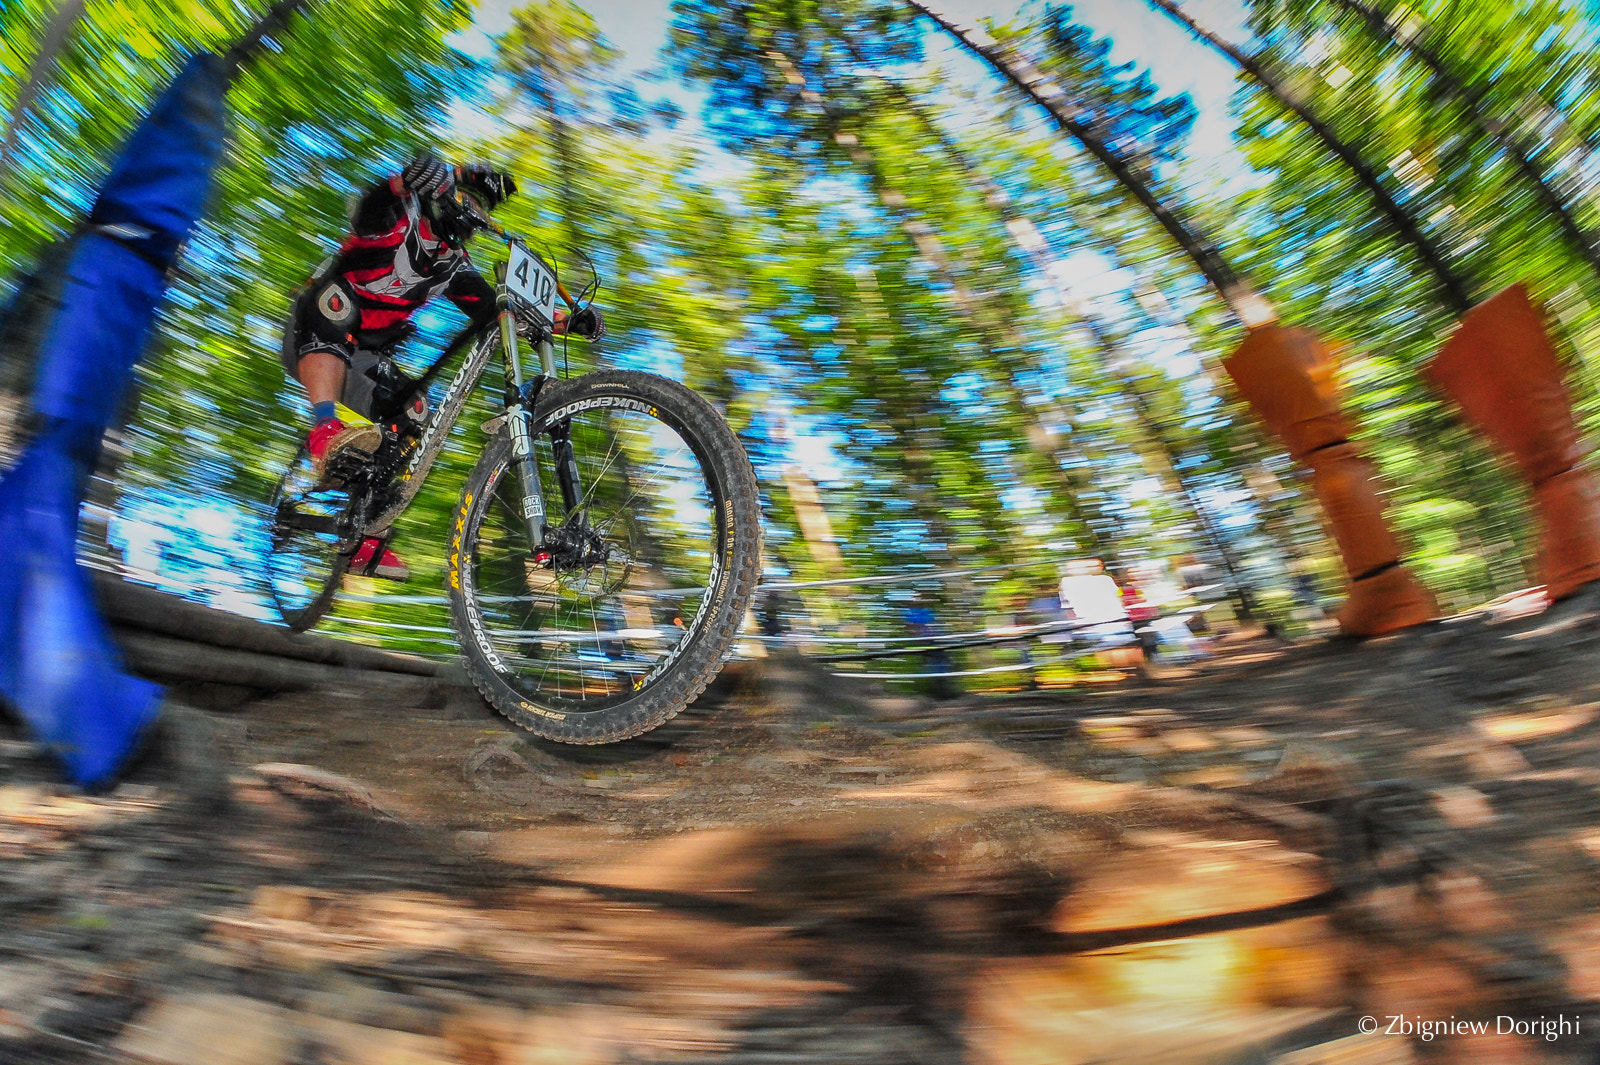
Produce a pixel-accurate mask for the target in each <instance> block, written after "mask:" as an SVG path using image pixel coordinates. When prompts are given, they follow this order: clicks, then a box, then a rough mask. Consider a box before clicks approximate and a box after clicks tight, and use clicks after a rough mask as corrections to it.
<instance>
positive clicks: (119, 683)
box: [0, 55, 231, 787]
mask: <svg viewBox="0 0 1600 1065" xmlns="http://www.w3.org/2000/svg"><path fill="white" fill-rule="evenodd" d="M230 75H231V67H230V65H229V64H227V63H225V62H224V61H223V60H222V59H220V58H218V57H216V56H211V55H200V56H196V57H195V58H193V59H191V60H190V61H189V64H188V65H187V66H186V67H185V68H184V70H183V72H182V73H181V74H179V75H178V77H177V79H176V80H175V81H174V82H173V83H172V85H170V86H169V87H168V88H167V91H166V92H165V93H163V94H162V96H161V98H160V99H159V100H157V101H156V104H155V106H154V107H153V108H152V109H151V111H150V114H149V115H148V116H146V117H145V119H144V121H143V122H141V123H140V124H139V126H138V127H137V128H136V129H135V130H134V131H133V133H132V134H131V135H130V136H129V138H128V141H127V143H126V144H125V145H124V146H123V149H122V153H121V155H120V156H119V157H118V159H117V162H116V164H115V165H114V166H113V167H112V169H111V173H110V174H109V175H108V176H107V178H106V180H105V182H104V184H103V185H102V186H101V190H100V195H99V197H98V198H97V199H96V200H95V204H94V208H93V210H92V211H91V212H90V214H89V220H88V229H87V231H86V232H85V234H84V236H83V238H82V239H81V240H80V241H79V242H78V243H77V245H76V247H75V249H74V252H73V256H72V259H71V262H70V265H69V266H68V270H67V273H68V277H67V281H66V284H65V287H64V289H63V291H62V294H61V307H60V309H59V310H58V311H56V313H55V317H54V319H53V321H52V322H51V324H50V325H49V327H48V328H47V329H46V330H45V332H44V339H43V341H42V344H41V348H40V351H39V355H38V372H37V378H36V382H35V393H34V398H33V410H34V412H35V416H36V418H37V419H38V420H39V425H40V430H39V432H38V434H37V435H36V436H35V438H34V440H33V442H32V443H31V445H30V446H29V448H28V450H27V451H26V452H25V453H24V454H23V456H22V458H21V459H20V460H19V461H18V463H17V465H16V466H15V467H14V468H13V469H12V470H11V472H10V473H9V474H8V475H7V476H6V477H5V479H4V480H3V481H0V543H4V544H7V545H8V546H9V549H10V550H9V552H8V555H7V558H6V561H5V562H4V564H3V565H0V698H3V699H4V700H5V701H6V702H7V703H8V704H10V705H11V706H12V707H14V708H15V709H16V710H17V711H18V712H19V713H20V714H21V715H22V718H23V720H24V721H25V722H26V723H27V725H28V727H29V729H30V730H31V731H32V732H33V734H34V736H35V737H36V738H37V739H39V740H40V741H41V742H43V743H44V744H45V745H46V746H47V747H49V749H50V750H51V751H52V752H54V753H55V754H56V756H57V757H59V758H60V759H61V762H62V764H63V765H64V766H65V768H66V770H67V775H68V776H69V777H70V778H71V780H72V781H73V782H74V783H77V784H80V785H83V786H85V787H93V786H96V785H100V784H104V783H106V782H108V781H110V780H111V779H113V778H114V777H115V775H116V773H117V771H118V769H120V768H121V767H122V765H123V764H124V763H125V762H126V761H127V759H128V757H129V755H131V754H132V753H133V751H134V750H135V749H136V747H137V745H138V742H139V739H140V736H141V734H142V733H143V732H144V730H145V729H146V728H148V727H149V726H150V725H151V724H152V723H153V722H154V720H155V718H156V716H157V713H158V709H159V705H160V701H161V689H160V688H158V687H157V686H156V685H154V684H150V683H148V682H146V681H142V680H138V679H135V678H133V677H129V676H127V675H126V674H125V673H123V671H122V666H121V662H120V656H119V655H118V653H117V650H116V647H115V645H114V644H113V643H112V642H111V639H110V636H109V633H108V632H107V629H106V626H105V622H104V621H103V620H102V619H101V617H100V614H99V610H98V607H97V606H96V604H95V599H94V594H93V590H92V588H91V586H90V583H89V578H88V574H87V573H86V571H84V570H83V569H82V568H81V567H80V566H79V565H78V563H77V557H76V550H75V548H76V540H77V525H78V509H79V507H80V505H81V504H82V502H83V492H84V486H85V483H86V480H87V478H88V475H89V473H90V472H91V471H92V470H93V468H94V464H95V460H96V458H97V456H98V454H99V451H100V438H101V436H102V434H103V433H104V432H105V430H106V428H107V426H108V425H109V424H110V423H111V419H112V417H113V416H114V415H115V413H116V411H117V410H118V408H119V406H120V405H121V403H122V399H123V396H124V395H125V394H126V392H127V388H128V384H129V381H130V380H131V379H132V376H133V367H134V364H135V363H137V362H138V361H139V357H140V355H141V354H142V353H143V350H144V346H145V342H146V340H147V338H148V334H149V331H150V324H151V322H152V321H153V320H154V318H155V314H156V309H157V307H158V306H159V304H160V302H161V299H162V296H163V295H164V293H165V291H166V274H167V271H168V270H169V269H170V268H171V266H172V264H173V262H174V260H175V259H176V258H177V255H178V249H179V248H180V247H181V246H182V244H183V242H184V241H185V240H186V239H187V238H188V236H189V233H190V231H191V230H192V229H193V228H194V224H195V222H196V221H197V220H198V219H199V217H200V214H201V212H202V211H203V210H204V208H205V202H206V196H207V193H208V190H209V189H210V185H211V174H212V171H213V170H214V169H215V168H216V164H217V160H218V159H219V158H220V156H221V154H222V148H223V143H224V140H225V137H226V129H225V125H224V119H223V115H224V111H223V100H224V96H225V94H226V91H227V87H228V81H229V78H230Z"/></svg>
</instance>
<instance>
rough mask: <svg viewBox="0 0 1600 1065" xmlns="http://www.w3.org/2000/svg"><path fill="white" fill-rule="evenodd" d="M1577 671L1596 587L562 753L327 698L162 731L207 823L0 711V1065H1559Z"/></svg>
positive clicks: (765, 689) (483, 711)
mask: <svg viewBox="0 0 1600 1065" xmlns="http://www.w3.org/2000/svg"><path fill="white" fill-rule="evenodd" d="M1597 650H1600V595H1592V596H1590V597H1588V598H1587V599H1586V600H1583V601H1578V602H1573V603H1568V604H1563V605H1562V606H1560V607H1558V608H1556V609H1555V610H1552V611H1550V612H1547V613H1546V614H1544V615H1541V616H1537V617H1531V618H1523V619H1518V620H1507V621H1491V620H1489V619H1487V618H1477V619H1470V620H1466V621H1460V622H1455V623H1451V624H1448V625H1442V626H1436V627H1430V628H1428V629H1427V630H1424V631H1412V632H1408V633H1404V634H1400V635H1397V636H1394V637H1389V638H1386V639H1382V640H1376V641H1369V642H1367V643H1362V644H1344V643H1322V642H1319V643H1302V644H1297V645H1290V644H1285V643H1280V642H1276V641H1272V640H1268V639H1265V638H1254V639H1238V640H1234V641H1231V642H1229V643H1228V644H1226V645H1224V646H1223V647H1222V648H1220V649H1219V653H1218V654H1216V655H1215V656H1214V657H1213V658H1211V659H1208V660H1206V661H1205V662H1204V663H1202V664H1199V665H1194V666H1190V667H1185V668H1176V667H1164V666H1156V667H1154V668H1152V669H1150V670H1149V672H1148V673H1147V674H1144V675H1137V676H1132V677H1130V678H1129V679H1128V680H1127V681H1126V682H1124V683H1122V684H1120V685H1115V686H1095V687H1092V688H1091V687H1085V688H1082V689H1070V690H1059V691H1045V692H1032V693H1020V694H1014V695H1010V696H1001V697H995V696H986V697H981V698H980V697H969V698H966V699H963V700H960V701H956V702H947V703H933V702H929V701H927V700H921V699H916V698H910V697H896V696H890V695H887V694H884V693H882V692H880V691H875V690H871V689H868V688H866V687H864V686H862V685H861V684H860V683H859V682H846V681H841V680H839V679H837V678H833V677H831V676H829V675H828V674H826V673H824V672H822V671H821V669H820V668H819V667H818V666H816V665H815V664H812V663H808V662H806V661H805V660H802V659H798V658H794V657H789V656H777V657H772V658H768V659H766V660H765V661H764V662H762V663H758V664H744V665H742V666H740V668H739V669H737V670H735V671H732V672H731V673H730V676H729V680H728V681H727V682H726V683H723V684H721V685H720V689H721V691H720V695H718V697H716V698H714V699H711V700H703V701H702V703H701V704H698V705H696V706H695V707H693V708H691V710H690V711H689V712H687V713H685V714H684V715H683V716H681V717H680V718H679V719H677V720H676V721H673V722H671V723H669V724H668V725H667V726H665V727H663V728H661V729H659V730H657V731H656V732H654V733H651V734H649V735H647V736H645V737H642V738H640V739H638V740H635V741H631V742H628V743H624V744H618V745H614V746H610V747H600V748H566V747H561V746H558V745H552V744H546V743H543V742H540V741H537V740H534V739H532V738H531V737H529V736H527V735H526V734H525V733H521V732H519V731H518V730H516V729H515V728H513V727H511V726H510V725H508V724H507V723H506V722H504V721H503V720H501V719H499V718H497V717H496V716H494V715H493V714H492V713H491V712H490V711H489V710H488V709H487V708H486V707H485V706H484V705H483V704H482V703H481V702H479V701H478V700H477V699H476V698H475V697H473V696H470V695H469V693H465V692H461V691H459V690H450V689H444V688H441V687H439V686H438V685H437V684H429V683H427V682H424V681H420V680H419V681H418V682H417V685H416V687H415V690H414V692H413V693H411V695H412V697H407V693H406V692H405V691H403V690H401V689H397V688H396V687H395V685H394V684H393V683H392V682H391V683H388V684H387V685H385V686H383V687H381V688H371V687H366V686H363V685H362V684H361V683H359V677H358V676H357V679H354V680H352V683H351V685H350V686H349V687H348V688H347V689H345V690H338V691H332V690H325V691H321V692H317V693H310V694H298V695H293V696H289V695H284V696H277V697H271V698H263V699H259V700H256V701H253V702H248V703H246V704H244V705H242V706H239V707H237V708H235V709H232V710H229V711H226V712H209V713H205V714H203V715H201V716H199V717H198V718H196V720H197V721H199V722H201V723H203V724H204V725H205V727H206V730H208V731H209V732H210V733H212V736H211V739H210V745H211V746H210V748H209V749H211V750H212V751H213V754H212V755H210V756H208V757H209V758H211V762H210V765H209V768H210V769H212V770H214V771H217V772H219V773H222V772H225V773H226V786H225V789H224V793H225V799H226V801H224V802H222V803H216V802H213V801H211V800H210V799H209V798H208V797H207V796H206V795H205V794H204V793H203V792H202V793H197V792H195V790H194V789H193V787H192V786H186V785H181V784H177V783H174V782H173V780H172V779H170V778H169V775H168V773H167V771H164V770H162V769H161V768H160V767H159V766H158V767H157V768H156V769H155V770H153V771H152V772H151V774H150V775H148V776H147V777H146V778H144V779H142V780H140V781H136V782H134V783H128V784H124V785H122V786H121V787H119V788H118V789H117V790H116V791H114V792H112V793H111V794H109V795H105V796H99V797H91V796H84V795H81V794H78V793H76V792H74V791H72V790H71V789H67V788H62V787H59V786H57V785H55V784H53V783H52V780H53V776H52V772H51V767H50V766H49V765H48V764H47V763H46V762H44V761H43V760H42V759H40V758H39V757H38V756H37V755H36V754H35V753H34V752H33V750H32V749H31V748H30V747H29V746H27V745H26V744H24V743H23V742H22V741H21V739H20V737H19V734H18V733H17V732H16V731H15V730H14V729H11V726H9V725H4V724H0V915H3V917H0V1062H79V1061H131V1062H142V1063H146V1065H201V1063H204V1065H289V1063H316V1062H322V1063H328V1065H333V1063H362V1065H366V1063H370V1065H380V1063H381V1065H407V1063H421V1062H464V1063H470V1065H487V1063H506V1065H510V1063H528V1065H531V1063H546V1062H548V1063H552V1065H555V1063H561V1065H590V1063H593V1065H602V1063H613V1062H617V1063H620V1062H638V1063H645V1062H650V1063H654V1062H663V1063H665V1062H719V1063H740V1065H743V1063H749V1065H756V1063H762V1065H778V1063H818V1065H824V1063H826V1065H854V1063H860V1065H898V1063H905V1065H913V1063H915V1065H937V1063H944V1062H952V1063H953V1062H972V1063H983V1065H989V1063H994V1065H1001V1063H1006V1065H1010V1063H1018V1065H1020V1063H1046V1062H1063V1063H1068V1062H1152V1063H1154V1062H1205V1063H1224V1062H1227V1063H1246V1062H1252V1063H1264V1062H1271V1063H1280V1065H1313V1063H1334V1062H1349V1063H1355V1062H1360V1063H1368V1065H1372V1063H1386V1062H1411V1061H1415V1062H1434V1061H1450V1062H1455V1061H1472V1062H1547V1061H1549V1062H1578V1061H1584V1062H1588V1061H1593V1060H1596V1058H1597V1056H1600V876H1597V872H1600V669H1597V668H1596V666H1595V654H1596V651H1597ZM397 692H399V694H398V695H397ZM413 704H414V705H413ZM8 730H9V731H8ZM188 774H189V779H192V778H193V777H194V776H195V775H196V769H195V767H194V766H193V765H191V766H190V767H189V770H188ZM198 775H199V776H201V777H204V776H205V775H206V774H205V773H203V772H202V773H199V774H198ZM217 779H221V778H220V776H219V777H218V778H217ZM1374 1028H1375V1029H1376V1030H1375V1031H1374V1030H1373V1029H1374ZM1475 1029H1478V1030H1475Z"/></svg>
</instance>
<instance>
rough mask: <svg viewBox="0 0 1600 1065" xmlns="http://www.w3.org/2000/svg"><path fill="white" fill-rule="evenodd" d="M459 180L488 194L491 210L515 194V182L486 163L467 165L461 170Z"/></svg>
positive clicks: (503, 172) (501, 171)
mask: <svg viewBox="0 0 1600 1065" xmlns="http://www.w3.org/2000/svg"><path fill="white" fill-rule="evenodd" d="M461 180H462V181H463V182H464V183H465V184H468V185H474V186H476V187H477V188H480V189H482V190H484V191H485V192H487V193H488V194H489V201H490V202H489V208H490V210H493V209H494V208H496V207H499V206H500V205H501V204H502V203H505V202H506V201H507V200H509V199H510V198H511V197H513V196H515V195H516V194H517V182H516V179H515V178H513V177H512V176H511V175H510V174H507V173H506V172H505V171H503V170H496V169H495V168H494V167H492V166H490V165H489V164H488V163H468V164H466V165H465V166H463V167H462V168H461Z"/></svg>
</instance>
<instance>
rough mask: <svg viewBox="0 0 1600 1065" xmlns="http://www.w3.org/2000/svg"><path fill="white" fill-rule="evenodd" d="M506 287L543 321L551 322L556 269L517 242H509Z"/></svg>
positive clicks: (553, 312)
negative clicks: (509, 250)
mask: <svg viewBox="0 0 1600 1065" xmlns="http://www.w3.org/2000/svg"><path fill="white" fill-rule="evenodd" d="M506 291H507V292H509V293H511V294H512V295H513V296H515V297H517V299H519V300H521V301H522V303H523V304H524V305H525V306H526V307H527V308H528V309H529V310H530V311H532V312H533V313H534V315H535V316H536V317H538V318H539V319H540V320H541V321H543V322H544V324H545V325H551V324H552V323H554V322H555V320H556V319H555V314H556V272H555V271H554V270H552V269H550V267H548V266H546V265H545V263H544V260H543V259H541V258H539V257H538V256H537V255H535V254H533V252H531V251H529V250H528V249H527V248H525V247H523V246H522V245H521V244H520V243H516V244H512V245H511V258H510V259H509V260H507V261H506Z"/></svg>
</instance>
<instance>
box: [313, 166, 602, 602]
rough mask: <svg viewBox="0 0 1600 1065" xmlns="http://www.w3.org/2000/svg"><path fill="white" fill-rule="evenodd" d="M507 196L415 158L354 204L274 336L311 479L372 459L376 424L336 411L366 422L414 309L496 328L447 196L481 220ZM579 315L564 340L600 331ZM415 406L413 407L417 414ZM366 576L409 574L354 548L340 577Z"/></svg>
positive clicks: (502, 176)
mask: <svg viewBox="0 0 1600 1065" xmlns="http://www.w3.org/2000/svg"><path fill="white" fill-rule="evenodd" d="M516 191H517V184H516V181H515V180H513V179H512V177H511V175H510V174H507V173H505V172H503V171H500V170H496V169H494V168H493V167H490V166H488V165H486V164H483V163H470V164H467V165H465V166H452V165H450V164H448V163H446V162H444V161H443V160H440V159H438V158H437V157H435V156H433V155H429V154H423V155H419V156H417V157H416V158H415V159H413V160H411V162H409V163H408V164H406V166H405V168H404V169H403V170H402V171H401V172H400V173H398V174H395V175H393V176H391V177H389V178H386V179H385V180H383V181H380V182H378V183H377V184H375V185H373V186H372V187H371V188H369V189H368V190H367V191H366V192H365V193H364V194H362V196H361V198H360V200H359V201H357V203H356V207H355V211H354V212H353V215H352V219H351V232H350V234H349V235H348V236H347V237H346V238H345V241H344V244H343V245H342V246H341V247H340V249H339V251H338V253H337V254H336V255H335V256H334V257H333V258H332V259H330V260H329V261H328V262H326V263H324V264H323V265H322V266H321V267H320V268H318V270H317V272H316V273H315V274H314V275H312V278H311V280H310V281H309V282H308V283H307V284H306V286H305V287H304V288H302V289H301V291H300V292H299V293H298V295H297V296H296V298H295V302H294V309H293V310H292V311H291V313H290V317H289V322H288V328H287V329H286V331H285V335H284V343H283V351H282V362H283V366H284V369H285V370H286V371H287V372H288V373H289V375H290V376H291V377H293V378H294V379H295V380H297V381H299V382H300V383H301V384H302V385H303V386H304V387H305V390H306V396H307V398H308V399H309V400H310V402H311V409H312V428H311V432H310V435H309V436H308V437H307V439H306V450H307V451H308V452H309V453H310V455H311V460H312V463H313V469H314V471H315V474H316V476H317V478H318V479H319V481H324V480H325V479H326V477H327V473H326V471H327V468H328V462H329V460H330V459H331V458H332V457H333V456H334V455H336V454H339V453H340V452H345V451H348V452H353V453H356V454H360V455H371V454H372V453H373V452H374V451H376V450H377V448H378V445H379V444H380V443H381V442H382V439H383V434H382V431H381V430H380V429H379V427H378V426H376V425H374V424H372V423H370V422H361V423H356V424H350V425H347V424H345V422H344V421H343V420H341V419H340V417H339V415H338V413H337V405H338V404H340V403H342V404H343V405H344V406H346V407H348V408H349V409H350V410H353V411H355V412H356V413H357V414H360V415H361V416H362V417H363V418H366V417H370V416H372V414H373V410H372V405H373V396H374V392H375V390H376V388H377V386H378V382H379V380H380V378H382V377H384V376H385V375H387V374H389V373H391V372H393V370H392V366H391V365H390V364H389V351H390V349H392V348H393V347H394V346H395V345H396V344H397V343H398V342H399V341H400V340H402V339H404V338H405V337H406V336H407V335H408V334H409V333H410V332H411V330H412V326H411V322H410V319H411V316H412V315H413V314H414V313H415V312H416V311H417V310H418V309H419V308H420V307H422V305H423V304H425V303H427V302H428V301H429V300H430V299H432V298H433V297H434V296H437V295H441V294H442V295H444V296H445V297H446V298H447V299H449V300H450V301H451V302H452V303H454V304H455V305H456V307H457V308H458V309H459V310H460V311H461V312H462V313H463V314H465V315H467V317H468V318H470V319H471V320H472V323H473V325H474V326H482V325H487V324H488V323H489V322H491V321H493V320H494V319H495V317H496V315H497V314H498V310H497V308H496V306H495V290H494V287H493V286H491V285H490V284H489V283H488V282H487V281H485V280H484V278H483V276H482V275H481V274H479V273H478V271H477V270H476V269H474V267H473V265H472V262H471V260H470V259H468V257H467V252H466V249H465V247H464V245H465V243H466V240H467V238H468V237H470V236H472V234H473V232H474V231H475V229H476V228H477V224H476V223H475V222H474V220H473V219H472V217H471V215H470V214H469V213H468V212H466V211H464V210H462V208H461V206H460V205H459V204H458V202H457V199H456V196H457V194H458V193H459V194H461V196H462V197H463V198H465V199H467V200H470V201H471V202H472V206H473V207H474V208H475V209H476V210H477V211H478V213H479V214H480V215H481V216H482V217H485V218H487V217H488V215H489V212H491V211H493V210H494V209H495V208H497V207H499V206H500V204H502V203H504V202H505V201H506V200H507V199H509V198H510V197H511V196H512V195H513V194H514V193H515V192H516ZM582 318H583V320H582V321H579V322H576V323H574V328H573V330H572V331H573V332H574V333H582V334H583V335H590V336H592V335H597V334H598V333H599V332H600V331H601V329H602V327H601V326H600V324H599V316H598V314H597V313H594V312H589V313H586V314H585V315H583V316H582ZM567 325H568V322H567V320H566V316H565V315H564V314H561V313H559V312H558V313H557V315H556V327H555V332H556V333H558V334H559V333H564V332H566V328H567ZM424 409H425V408H424V406H423V403H422V401H421V400H420V399H419V400H418V401H417V405H416V408H415V411H416V414H417V415H418V416H420V415H421V413H422V411H423V410H424ZM329 487H336V485H333V484H331V483H330V484H329ZM380 551H381V555H380V556H379V557H378V559H377V563H376V566H374V565H373V556H374V554H377V553H378V552H380ZM369 570H370V571H371V574H372V575H373V576H376V577H383V578H386V579H388V580H396V581H403V580H405V579H406V578H407V577H408V576H409V575H410V572H409V571H408V570H407V568H406V565H405V563H404V562H402V561H401V560H400V558H399V557H398V556H397V555H396V554H395V553H394V552H393V551H391V550H389V549H388V548H386V547H385V546H384V545H383V543H382V542H381V541H379V540H376V539H369V540H365V541H363V542H362V544H361V546H360V548H358V549H357V551H356V554H355V556H354V557H353V558H351V560H350V572H352V573H366V572H368V571H369Z"/></svg>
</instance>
